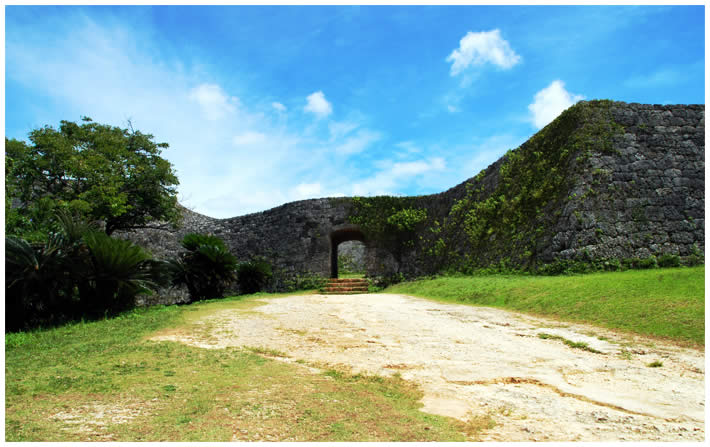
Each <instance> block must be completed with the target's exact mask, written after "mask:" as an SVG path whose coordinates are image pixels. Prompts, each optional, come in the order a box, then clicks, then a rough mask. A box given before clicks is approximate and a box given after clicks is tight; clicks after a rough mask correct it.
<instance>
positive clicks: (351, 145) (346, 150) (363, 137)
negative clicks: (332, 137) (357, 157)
mask: <svg viewBox="0 0 710 447" xmlns="http://www.w3.org/2000/svg"><path fill="white" fill-rule="evenodd" d="M381 137H382V136H381V135H380V134H379V133H378V132H373V131H370V130H366V129H362V130H359V131H358V132H357V133H356V134H355V135H353V136H351V137H349V138H347V139H346V140H345V141H344V142H343V143H342V144H340V145H338V146H336V147H335V149H334V150H335V153H336V154H339V155H353V154H359V153H360V152H363V151H365V150H366V149H367V148H368V146H370V145H371V144H372V143H374V142H376V141H378V140H379V139H380V138H381Z"/></svg>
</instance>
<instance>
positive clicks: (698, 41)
mask: <svg viewBox="0 0 710 447" xmlns="http://www.w3.org/2000/svg"><path fill="white" fill-rule="evenodd" d="M704 16H705V11H704V6H680V7H667V6H629V7H620V6H611V7H603V6H552V7H543V6H493V7H484V6H450V7H433V6H392V7H385V6H361V7H352V6H330V7H328V6H289V7H284V6H253V7H252V6H220V7H214V6H213V7H197V6H155V7H150V6H117V7H107V6H94V7H92V6H84V7H70V6H6V8H5V44H6V59H5V132H6V136H8V137H10V138H18V139H26V137H27V133H28V132H29V131H30V130H31V129H33V128H38V127H41V126H44V125H51V126H54V127H56V126H58V125H59V121H60V120H62V119H66V120H71V121H78V120H79V119H80V117H81V116H90V117H91V118H93V119H94V120H95V121H97V122H100V123H108V124H113V125H118V126H122V127H125V126H126V123H127V120H128V119H130V120H131V121H132V123H133V125H134V127H135V128H137V129H139V130H141V131H142V132H146V133H152V134H153V135H155V140H156V141H158V142H167V143H168V144H169V145H170V148H169V149H167V150H165V152H164V153H163V156H164V157H165V158H167V159H168V160H170V161H171V162H172V163H173V165H174V166H175V168H176V170H177V173H178V177H179V179H180V183H181V184H180V187H179V200H180V201H181V203H183V204H185V205H186V206H188V207H190V208H192V209H193V210H195V211H197V212H200V213H203V214H207V215H209V216H213V217H220V218H221V217H231V216H237V215H241V214H246V213H250V212H255V211H261V210H265V209H268V208H271V207H274V206H278V205H280V204H283V203H286V202H290V201H293V200H300V199H308V198H317V197H331V196H340V195H347V196H350V195H378V194H392V195H418V194H429V193H435V192H440V191H443V190H445V189H448V188H449V187H452V186H454V185H456V184H458V183H460V182H462V181H464V180H466V179H468V178H470V177H473V176H474V175H476V174H477V173H478V172H479V171H480V170H481V169H485V168H486V167H487V166H488V165H489V164H490V163H492V162H494V161H495V160H497V159H498V158H499V157H500V156H501V155H503V154H504V153H505V152H506V151H507V150H508V149H512V148H515V147H517V146H519V145H520V144H521V143H523V142H524V141H525V140H527V139H528V138H529V137H530V136H532V135H533V134H534V133H535V132H536V131H538V130H539V129H540V128H541V127H543V126H544V125H546V124H547V123H549V122H550V121H551V120H552V119H554V117H555V116H557V115H558V114H559V113H560V112H561V111H562V110H564V109H565V108H566V107H568V106H570V105H571V104H573V103H575V102H576V101H579V100H580V99H603V98H606V99H614V100H620V101H627V102H641V103H655V104H664V103H666V104H667V103H670V104H681V103H682V104H688V103H693V104H697V103H704V102H705V80H704V79H705V77H704V74H705V48H704V39H705V28H704Z"/></svg>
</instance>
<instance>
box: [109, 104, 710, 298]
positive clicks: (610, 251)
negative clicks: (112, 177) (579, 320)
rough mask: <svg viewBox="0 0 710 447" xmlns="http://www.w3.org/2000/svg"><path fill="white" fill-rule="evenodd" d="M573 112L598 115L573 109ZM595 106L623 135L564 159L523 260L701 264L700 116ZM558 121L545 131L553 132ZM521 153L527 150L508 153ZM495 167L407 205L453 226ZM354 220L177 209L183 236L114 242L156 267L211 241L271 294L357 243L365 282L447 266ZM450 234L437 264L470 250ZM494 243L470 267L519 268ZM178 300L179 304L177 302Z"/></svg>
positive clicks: (690, 109) (335, 204)
mask: <svg viewBox="0 0 710 447" xmlns="http://www.w3.org/2000/svg"><path fill="white" fill-rule="evenodd" d="M574 107H600V106H599V104H598V103H596V102H590V103H587V102H581V103H579V104H577V105H576V106H574ZM603 107H605V108H606V109H605V110H608V116H609V118H608V119H609V120H612V121H613V122H614V123H615V125H616V126H617V128H618V129H620V130H619V131H618V132H616V133H615V134H614V136H613V138H612V139H611V148H610V149H608V150H605V151H594V150H590V149H589V148H585V147H580V148H579V152H580V154H582V153H584V154H585V156H584V157H583V158H582V159H583V161H581V162H580V161H579V160H580V157H576V158H575V157H574V156H573V157H571V158H570V160H571V161H570V162H569V163H568V164H567V165H565V166H559V167H557V168H559V169H561V170H562V171H564V172H566V176H567V180H568V181H567V182H566V183H565V185H566V186H565V187H564V188H562V189H561V190H559V191H556V192H555V194H556V197H558V199H557V200H556V201H553V202H550V204H549V205H548V206H547V208H546V209H544V210H541V211H540V212H539V213H538V215H536V216H533V217H532V219H531V220H535V221H538V220H539V221H540V222H541V223H544V234H541V235H539V237H538V238H537V239H536V243H535V248H534V250H533V253H532V254H530V255H527V254H526V256H528V258H530V259H534V261H535V262H536V263H537V264H538V265H539V264H541V263H549V262H552V261H554V260H558V259H582V258H583V259H600V258H616V259H624V258H634V257H639V258H645V257H647V256H649V255H652V254H653V255H660V254H663V253H670V254H675V255H679V256H688V255H690V254H692V253H698V252H701V253H704V248H705V240H704V229H705V220H704V219H705V216H704V213H705V197H704V185H705V178H704V171H705V159H704V154H705V118H704V117H705V111H704V106H703V105H668V106H661V105H644V104H626V103H622V102H604V103H603ZM558 120H559V118H558ZM558 120H556V121H553V123H551V124H550V125H549V126H553V127H554V126H556V125H558V126H561V124H559V123H557V121H558ZM607 124H608V123H607ZM566 132H576V130H570V131H566ZM563 137H564V138H570V137H571V136H570V135H563ZM534 139H535V136H534V137H533V138H531V141H532V140H534ZM529 147H530V145H528V143H525V144H523V145H522V146H521V147H520V148H518V149H516V150H517V151H525V150H530V149H529ZM585 151H586V152H585ZM504 162H505V157H503V158H501V159H500V160H498V161H496V162H495V163H493V164H492V165H491V166H489V167H488V168H487V169H486V170H484V171H483V172H482V173H480V174H479V175H478V176H476V177H475V178H472V179H469V180H467V181H466V182H463V183H461V184H459V185H457V186H454V187H453V188H451V189H449V190H447V191H444V192H442V193H439V194H432V195H428V196H419V197H415V198H412V200H413V203H415V204H416V207H417V208H422V209H426V210H427V214H428V220H427V223H426V225H431V224H432V222H434V221H437V222H444V221H446V220H447V219H449V220H451V219H450V215H451V209H452V205H454V204H455V203H456V202H457V201H459V200H461V199H462V198H464V197H465V196H466V194H467V189H470V188H474V189H475V188H480V189H481V190H482V191H484V192H483V193H481V194H480V196H479V197H478V198H477V200H485V199H486V198H487V197H488V196H489V195H490V194H491V193H492V192H493V191H495V190H496V188H497V186H498V184H499V182H500V181H501V180H500V168H501V166H503V164H504ZM481 187H483V188H481ZM352 213H353V200H352V198H324V199H314V200H304V201H299V202H292V203H287V204H285V205H282V206H279V207H276V208H273V209H270V210H267V211H264V212H260V213H254V214H248V215H245V216H239V217H233V218H229V219H214V218H210V217H207V216H203V215H200V214H198V213H194V212H192V211H189V210H184V212H183V214H184V219H183V223H182V226H181V227H180V228H179V229H178V230H176V231H174V230H140V231H137V232H132V233H125V234H123V235H122V237H126V238H129V239H132V240H134V241H136V242H138V243H139V244H141V245H143V246H145V247H147V248H148V249H149V250H151V251H152V253H153V254H154V255H155V256H157V257H161V258H169V257H174V256H175V255H176V254H177V253H178V252H179V251H180V250H181V247H180V244H179V241H180V239H181V238H182V236H184V235H185V234H186V233H188V232H201V233H211V234H214V235H217V236H220V237H222V238H223V239H224V240H225V242H226V243H227V245H228V246H229V248H230V249H231V251H232V253H234V254H235V255H236V256H237V258H238V259H240V260H241V261H245V260H248V259H250V258H251V257H253V256H262V257H264V258H266V259H267V260H268V261H269V262H271V263H272V265H273V268H274V273H275V275H274V282H273V284H271V286H270V288H271V289H272V290H283V289H284V288H286V286H287V284H288V282H289V281H291V280H293V279H294V278H298V277H299V276H303V275H318V276H322V277H328V276H330V274H331V271H332V268H331V264H332V262H333V257H332V254H333V251H334V250H335V251H337V244H338V243H339V242H341V241H342V240H343V239H345V240H348V239H357V238H360V239H363V242H364V244H365V249H364V263H365V265H366V268H367V273H368V275H370V276H378V275H388V274H392V273H402V274H405V275H406V276H416V275H421V274H428V273H433V272H436V271H437V269H439V268H441V267H442V266H443V265H445V264H446V260H445V259H444V260H442V259H438V260H437V259H432V256H431V255H430V254H428V252H427V247H426V244H424V243H417V244H414V245H413V246H412V248H411V249H408V250H406V252H405V254H404V255H403V256H399V259H400V261H397V260H396V259H395V257H394V256H393V255H392V253H390V252H389V251H388V250H386V249H384V248H383V247H382V246H378V244H377V241H375V240H373V239H371V238H370V237H369V236H368V235H367V234H362V233H361V232H359V230H358V229H357V228H353V225H351V224H350V223H349V220H348V218H349V216H351V215H352ZM531 225H532V224H531ZM425 230H428V228H427V229H425V228H424V227H422V232H425ZM449 230H450V231H448V232H447V233H446V236H445V238H446V241H445V242H446V244H447V246H448V247H452V248H451V250H450V251H449V252H447V254H446V256H454V255H456V256H461V255H466V254H467V253H466V252H467V250H470V244H468V243H467V240H466V235H465V232H464V231H463V230H462V229H461V228H458V227H456V226H455V225H452V228H450V229H449ZM358 235H359V236H358ZM423 240H425V238H424V239H423ZM528 242H529V241H528ZM491 244H492V245H491V247H493V246H495V247H498V248H499V250H498V252H497V253H498V254H497V255H496V256H491V257H486V254H485V253H476V254H474V255H476V256H478V258H477V259H478V260H479V263H480V262H483V263H487V262H491V263H493V262H497V261H499V260H500V252H501V250H502V251H506V250H507V251H509V252H511V253H513V254H515V253H516V252H517V254H518V255H520V256H521V257H522V255H521V253H522V250H523V249H524V246H523V245H522V243H521V244H518V245H516V244H514V243H512V242H511V241H501V240H497V241H496V240H491ZM468 254H470V253H468ZM514 259H515V258H514ZM514 264H515V263H514ZM513 266H515V265H513ZM518 266H519V267H523V268H525V267H526V266H528V267H529V264H524V263H522V264H518ZM180 293H182V295H181V296H183V297H184V291H183V292H180ZM180 293H178V292H175V291H173V292H170V293H167V294H166V293H164V294H162V295H160V296H158V297H154V298H153V299H152V301H150V302H151V303H153V302H170V301H171V300H172V301H179V300H180V299H183V298H178V295H179V294H180ZM161 300H162V301H161Z"/></svg>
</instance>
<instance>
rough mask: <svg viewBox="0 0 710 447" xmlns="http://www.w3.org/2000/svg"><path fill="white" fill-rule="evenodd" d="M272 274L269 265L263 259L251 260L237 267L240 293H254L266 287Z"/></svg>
mask: <svg viewBox="0 0 710 447" xmlns="http://www.w3.org/2000/svg"><path fill="white" fill-rule="evenodd" d="M272 276H273V272H272V270H271V264H269V262H268V261H266V260H265V259H263V258H252V259H251V260H249V261H247V262H242V263H241V264H239V267H237V283H238V284H239V290H240V291H241V293H256V292H259V291H261V290H262V289H264V288H265V287H266V285H267V284H268V283H269V281H270V280H271V277H272Z"/></svg>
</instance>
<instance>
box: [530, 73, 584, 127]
mask: <svg viewBox="0 0 710 447" xmlns="http://www.w3.org/2000/svg"><path fill="white" fill-rule="evenodd" d="M582 99H584V96H582V95H576V94H572V93H570V92H568V91H567V90H565V84H564V82H562V81H560V80H556V81H552V83H551V84H550V85H548V86H547V87H545V88H544V89H542V90H540V91H539V92H537V93H536V94H535V101H534V102H533V103H532V104H530V105H529V106H528V110H530V113H531V119H532V123H533V124H534V125H535V127H537V128H538V129H542V128H543V127H545V126H546V125H548V124H549V123H550V122H551V121H552V120H554V119H555V118H557V116H558V115H559V114H560V113H562V112H563V111H564V110H565V109H567V108H568V107H569V106H571V105H573V104H575V103H576V102H577V101H581V100H582Z"/></svg>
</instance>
